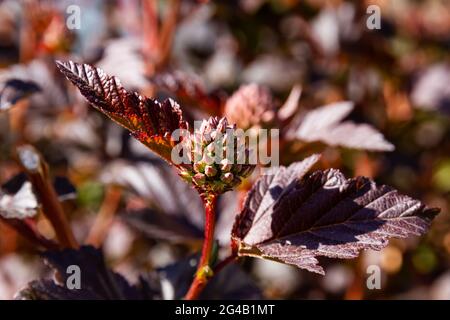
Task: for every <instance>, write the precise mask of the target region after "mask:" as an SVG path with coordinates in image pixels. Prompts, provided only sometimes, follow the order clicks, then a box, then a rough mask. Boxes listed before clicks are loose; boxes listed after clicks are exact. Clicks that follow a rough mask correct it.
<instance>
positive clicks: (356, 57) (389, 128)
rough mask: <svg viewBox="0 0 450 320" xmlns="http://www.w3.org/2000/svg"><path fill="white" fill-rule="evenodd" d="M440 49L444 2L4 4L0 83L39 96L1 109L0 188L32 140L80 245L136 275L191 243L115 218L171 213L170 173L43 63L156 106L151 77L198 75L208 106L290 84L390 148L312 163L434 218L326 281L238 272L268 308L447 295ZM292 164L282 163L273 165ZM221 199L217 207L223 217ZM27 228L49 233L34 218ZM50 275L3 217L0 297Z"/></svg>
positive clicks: (262, 264)
mask: <svg viewBox="0 0 450 320" xmlns="http://www.w3.org/2000/svg"><path fill="white" fill-rule="evenodd" d="M71 5H75V6H77V8H79V10H80V19H81V20H80V28H79V29H73V30H69V29H68V28H67V25H66V22H67V19H68V18H69V16H70V15H71V14H72V13H73V11H70V10H69V12H68V11H67V10H68V7H69V6H71ZM369 5H377V6H378V8H379V9H380V13H381V29H380V30H369V29H368V28H367V26H366V21H367V19H368V17H369V14H367V12H366V10H367V7H368V6H369ZM72 9H73V7H72ZM75 10H76V9H75ZM449 50H450V1H448V0H428V1H413V0H396V1H388V0H380V1H368V0H366V1H341V0H330V1H326V0H305V1H299V0H279V1H276V0H241V1H193V0H192V1H177V0H167V1H134V0H116V1H98V0H97V1H95V0H93V1H87V0H85V1H83V0H80V1H75V0H72V1H37V0H35V1H32V0H29V1H25V0H23V1H8V0H3V1H0V80H4V79H8V78H11V77H16V78H21V79H29V80H33V81H35V82H36V83H38V84H39V86H40V87H41V88H42V92H40V93H38V94H35V95H33V96H32V97H31V98H30V99H29V100H27V101H25V102H23V103H21V105H18V106H16V107H15V108H14V109H12V110H10V111H9V112H8V113H1V114H0V150H1V151H0V182H1V183H4V182H6V181H7V180H8V179H9V178H11V177H12V176H14V175H15V174H16V173H18V172H19V171H20V167H19V166H18V165H17V163H16V162H15V161H14V157H13V156H12V154H13V151H12V150H13V146H14V145H15V144H17V143H19V142H21V143H24V142H26V143H30V144H32V145H34V146H35V147H36V148H37V149H38V150H39V151H40V152H41V153H42V154H43V156H44V158H45V159H46V161H47V162H48V164H49V166H50V168H51V173H52V175H63V176H66V177H69V179H70V180H71V181H72V183H73V184H74V186H75V187H76V189H77V193H76V195H75V196H73V197H71V198H70V199H68V200H67V201H65V202H64V208H65V210H66V212H67V214H68V215H69V216H70V220H71V222H72V225H73V228H74V232H75V234H76V236H77V238H79V239H89V240H90V243H94V244H96V245H98V246H100V245H102V246H103V249H104V252H105V255H106V257H107V260H108V263H109V264H110V265H111V266H112V267H113V268H114V269H115V270H118V271H120V272H121V273H122V274H124V275H125V276H126V277H127V278H128V279H130V280H133V279H136V277H137V275H138V274H139V273H141V272H145V271H151V270H154V269H155V268H161V267H164V266H167V265H170V264H172V263H174V262H175V261H177V260H179V259H182V258H185V257H187V256H188V255H189V254H191V253H192V252H194V251H195V249H198V248H199V244H198V243H191V242H184V241H176V239H175V240H174V241H172V240H173V239H170V240H169V239H168V238H166V239H164V238H165V237H164V236H161V235H159V236H155V237H152V235H153V234H154V233H155V232H154V231H152V230H150V231H148V230H139V229H140V228H139V221H138V226H137V227H136V223H135V224H133V223H131V224H130V223H129V222H126V221H124V219H121V218H120V216H121V215H123V214H122V213H123V212H124V211H125V210H126V209H129V208H139V207H141V206H143V203H144V204H145V205H155V202H158V201H159V202H161V203H157V204H156V207H159V208H161V207H163V208H166V207H168V206H170V205H171V201H172V198H171V197H170V196H168V195H167V194H165V193H164V190H167V193H170V192H171V191H173V189H171V187H170V184H168V182H167V179H168V178H167V175H165V174H163V173H164V172H165V171H164V170H168V169H167V168H166V167H164V165H163V164H161V163H159V162H157V160H156V159H155V157H154V156H153V155H152V154H151V153H150V152H148V151H147V150H146V149H145V148H143V147H142V146H141V145H139V143H137V142H135V141H133V140H132V139H130V138H129V136H128V133H126V132H125V131H124V130H122V129H121V128H119V127H118V126H116V125H115V124H113V123H112V122H110V121H109V120H107V119H106V118H105V117H103V116H102V115H100V114H99V113H98V112H96V111H95V110H93V109H92V108H90V107H88V106H87V104H86V103H85V102H84V100H83V99H82V98H81V97H80V96H79V94H78V93H77V91H76V89H75V88H74V87H73V86H71V85H69V84H68V83H67V82H66V81H65V80H64V78H63V77H62V76H61V75H60V74H59V73H58V72H57V70H56V68H55V65H54V60H55V59H61V60H68V59H72V60H75V61H79V62H85V63H91V64H94V65H96V66H99V67H102V68H103V69H104V70H105V71H106V72H108V73H109V74H113V75H116V76H118V77H119V78H120V79H121V81H122V84H123V85H124V86H125V87H126V88H130V89H133V90H136V91H139V92H141V93H143V94H147V95H152V96H160V97H163V96H167V95H172V93H171V92H170V90H160V89H159V88H158V87H157V86H155V82H154V81H153V79H155V77H157V76H158V75H160V74H162V73H163V72H166V71H168V70H177V71H182V72H184V73H185V74H188V75H190V77H195V78H196V79H197V80H198V81H201V82H202V83H203V84H204V86H205V90H206V91H207V92H208V93H211V94H214V96H215V97H220V96H221V95H225V94H227V93H228V94H230V93H232V92H233V91H234V90H236V89H237V88H238V87H239V86H240V85H241V84H245V83H251V82H256V83H260V84H263V85H266V86H268V87H269V88H270V89H271V90H272V92H273V94H274V96H275V97H276V98H277V99H279V100H280V101H284V100H285V99H286V97H287V96H288V94H289V92H290V90H291V88H292V87H293V86H294V85H300V86H301V87H302V96H301V98H300V105H299V109H300V110H309V109H313V108H315V107H318V106H321V105H325V104H328V103H332V102H335V101H342V100H351V101H353V102H354V103H355V110H354V111H353V112H352V113H351V115H350V119H351V120H353V121H357V122H364V123H368V124H371V125H372V126H374V127H376V128H377V129H378V130H380V131H381V132H382V133H383V134H384V136H385V138H386V139H387V140H388V141H390V142H391V143H392V144H394V145H395V150H394V151H392V152H386V153H375V152H366V151H359V150H349V149H342V148H332V147H324V148H323V154H324V159H323V160H322V161H323V162H324V164H326V165H327V166H330V167H336V168H340V169H341V170H343V171H344V172H345V174H346V175H347V176H355V175H365V176H369V177H372V178H374V179H375V180H376V181H377V182H380V183H385V184H389V185H392V186H393V187H395V188H397V189H398V190H400V191H401V192H402V193H406V194H408V195H411V196H412V197H416V198H418V199H420V200H422V201H424V202H425V203H426V204H428V205H429V206H433V207H440V208H441V209H442V212H441V214H440V215H439V216H438V217H437V218H436V219H435V221H434V222H433V224H432V227H431V229H430V231H429V233H428V234H427V235H425V236H423V237H421V238H412V239H408V240H393V241H391V242H390V244H389V245H388V247H386V248H385V249H384V250H382V251H380V252H374V251H365V252H363V253H362V254H361V256H360V257H359V258H358V259H355V260H351V261H337V260H325V261H324V263H325V270H326V272H327V274H326V275H325V276H318V275H314V274H309V273H308V272H306V271H302V270H298V269H296V268H294V267H291V266H287V265H282V264H278V263H274V262H268V261H262V260H245V261H243V262H242V263H241V266H242V268H243V270H245V272H247V273H248V277H250V278H251V279H253V280H254V281H255V282H256V283H257V284H258V285H259V286H260V287H261V288H262V291H263V294H264V296H265V297H267V298H276V299H292V298H294V299H329V298H333V299H402V298H406V299H449V298H450V269H449V266H450V228H449V227H450V217H449V215H448V212H449V204H450V203H449V200H450V197H449V192H450V139H449V137H450V120H449V114H450V55H449ZM189 81H190V80H189ZM175 97H176V95H175ZM183 108H185V111H186V112H188V114H189V116H190V117H191V119H196V118H202V117H204V116H205V115H206V114H207V113H208V110H206V111H205V109H202V108H198V106H197V105H196V103H195V101H194V102H193V103H192V102H191V103H186V104H183ZM209 113H210V112H209ZM292 157H293V155H285V157H283V155H281V159H282V162H284V163H289V162H290V161H291V159H292ZM298 157H300V155H298ZM294 158H295V157H294ZM177 192H178V191H177ZM180 192H183V191H180ZM229 198H230V199H229V200H224V201H223V206H224V207H226V208H228V211H231V212H233V211H234V210H237V209H236V203H235V200H233V196H232V195H231V196H230V197H229ZM155 199H156V200H155ZM172 206H173V204H172ZM236 212H237V211H234V214H235V213H236ZM198 214H201V212H199V213H198ZM194 220H195V218H194ZM197 221H198V220H197ZM229 221H231V223H232V217H231V218H230V219H229ZM229 221H228V224H227V223H225V224H226V225H228V226H229V224H230V223H229ZM37 226H38V228H39V231H40V232H41V233H42V234H44V235H45V236H47V237H49V238H52V237H54V232H53V230H52V229H51V227H50V226H49V223H48V221H47V220H46V219H45V218H44V217H39V221H38V223H37ZM92 226H96V227H95V228H92ZM141 229H142V228H141ZM143 229H145V228H143ZM142 231H144V232H142ZM226 237H227V235H226V234H225V235H224V238H225V239H226ZM161 238H163V239H161ZM372 264H375V265H378V266H380V268H381V270H382V288H381V289H380V290H368V289H367V287H366V277H367V273H366V269H367V266H369V265H372ZM48 273H49V270H48V269H47V268H46V267H45V266H44V265H43V263H42V261H41V260H40V259H39V258H38V257H37V256H36V254H35V252H34V249H33V248H32V247H31V246H30V245H29V243H27V242H26V241H24V240H23V239H22V238H21V237H20V236H19V235H18V234H17V233H16V232H15V231H13V230H12V229H11V228H9V227H8V226H7V225H5V224H4V223H2V222H0V298H1V299H11V298H12V297H13V296H14V294H15V293H16V292H17V291H18V290H19V289H20V288H22V287H24V286H25V285H26V283H27V282H28V281H30V280H33V279H36V278H38V277H41V276H45V275H48Z"/></svg>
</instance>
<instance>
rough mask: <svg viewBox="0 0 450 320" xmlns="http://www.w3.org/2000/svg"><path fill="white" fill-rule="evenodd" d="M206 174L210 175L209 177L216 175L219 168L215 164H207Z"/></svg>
mask: <svg viewBox="0 0 450 320" xmlns="http://www.w3.org/2000/svg"><path fill="white" fill-rule="evenodd" d="M205 174H206V175H207V176H208V177H210V178H211V177H214V176H215V175H216V174H217V169H216V168H214V167H213V166H206V167H205Z"/></svg>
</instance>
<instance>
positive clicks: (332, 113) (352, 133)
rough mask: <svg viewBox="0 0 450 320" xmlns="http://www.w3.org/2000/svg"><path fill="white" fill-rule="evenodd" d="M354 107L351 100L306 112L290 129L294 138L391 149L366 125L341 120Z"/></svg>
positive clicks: (385, 149) (381, 137)
mask: <svg viewBox="0 0 450 320" xmlns="http://www.w3.org/2000/svg"><path fill="white" fill-rule="evenodd" d="M352 110H353V103H351V102H348V101H346V102H338V103H333V104H330V105H326V106H323V107H320V108H317V109H314V110H312V111H309V112H308V113H306V114H305V115H304V117H303V118H302V119H301V121H300V124H298V125H297V126H294V127H293V129H291V130H290V131H289V135H290V137H291V138H293V139H299V140H301V141H305V142H316V141H320V142H323V143H325V144H327V145H330V146H340V147H346V148H354V149H364V150H373V151H392V150H394V146H393V145H392V144H391V143H390V142H388V141H386V140H385V139H384V137H383V135H382V134H381V133H380V132H378V131H377V130H376V129H375V128H373V127H372V126H370V125H368V124H356V123H354V122H352V121H343V122H342V120H343V119H344V118H345V117H346V116H348V115H349V114H350V112H351V111H352Z"/></svg>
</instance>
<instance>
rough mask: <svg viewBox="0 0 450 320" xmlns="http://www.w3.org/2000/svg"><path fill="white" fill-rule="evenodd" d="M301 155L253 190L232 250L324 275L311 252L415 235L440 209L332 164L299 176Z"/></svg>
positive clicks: (373, 245) (350, 250)
mask: <svg viewBox="0 0 450 320" xmlns="http://www.w3.org/2000/svg"><path fill="white" fill-rule="evenodd" d="M305 161H307V162H306V163H308V162H309V161H310V160H308V159H307V160H305ZM305 161H303V162H300V163H296V164H293V165H291V166H290V167H288V168H284V167H282V168H280V170H279V171H278V173H274V174H273V175H272V176H267V175H266V176H263V177H262V178H261V179H260V180H259V181H258V182H257V183H256V184H255V186H254V187H253V188H252V190H251V191H250V193H249V195H248V197H247V200H246V202H245V206H244V209H243V210H242V212H241V213H240V214H239V215H238V217H237V219H236V222H235V225H234V227H233V233H232V238H233V247H234V249H235V250H237V253H238V254H239V255H241V256H255V257H260V258H267V259H271V260H275V261H280V262H284V263H287V264H292V265H296V266H297V267H299V268H303V269H307V270H309V271H312V272H317V273H321V274H323V273H324V271H323V269H322V267H321V266H320V265H319V262H318V260H317V257H319V256H326V257H331V258H342V259H350V258H355V257H356V256H358V254H359V251H360V250H363V249H374V250H380V249H381V248H383V247H385V246H386V245H387V243H388V239H389V238H391V237H394V238H405V237H408V236H412V235H421V234H423V233H425V231H426V230H427V229H428V227H429V224H430V222H431V220H432V219H433V217H434V216H435V215H436V213H437V212H438V211H439V210H437V209H429V208H427V207H425V205H424V204H422V203H421V202H420V201H419V200H415V199H412V198H410V197H408V196H405V195H401V194H400V193H399V192H397V191H396V190H395V189H393V188H391V187H388V186H385V185H381V186H378V185H376V184H375V182H373V181H372V180H370V179H368V178H365V177H357V178H353V179H346V178H345V177H344V176H343V174H342V173H341V172H339V170H335V169H329V170H326V171H317V172H315V173H313V174H311V175H310V176H305V177H304V175H305V169H307V168H308V166H307V165H306V163H305ZM294 166H298V167H297V168H295V167H294ZM296 172H297V174H295V173H296ZM302 177H303V178H302Z"/></svg>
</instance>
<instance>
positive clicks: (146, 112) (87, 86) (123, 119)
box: [56, 61, 187, 162]
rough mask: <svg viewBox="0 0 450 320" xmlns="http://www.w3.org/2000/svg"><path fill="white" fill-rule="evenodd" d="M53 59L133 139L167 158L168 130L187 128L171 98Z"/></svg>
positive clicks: (95, 69)
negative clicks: (130, 89)
mask: <svg viewBox="0 0 450 320" xmlns="http://www.w3.org/2000/svg"><path fill="white" fill-rule="evenodd" d="M56 63H57V66H58V68H59V70H60V71H61V72H62V73H63V74H64V75H65V76H66V77H67V78H68V79H69V80H70V81H71V82H72V83H73V84H74V85H76V86H77V87H78V89H79V90H80V92H81V94H82V95H83V96H84V97H85V98H86V99H87V100H88V101H89V102H90V103H91V104H92V105H93V106H94V107H95V108H97V109H98V110H100V111H101V112H103V113H104V114H106V115H107V116H108V117H110V118H111V119H112V120H114V121H116V122H117V123H119V124H120V125H122V126H123V127H125V128H126V129H128V130H130V132H131V133H132V135H133V136H134V137H135V138H136V139H138V140H139V141H140V142H142V143H143V144H145V145H146V146H147V147H148V148H150V149H151V150H153V151H154V152H156V153H157V154H159V155H160V156H161V157H163V158H164V159H166V160H167V161H169V162H170V154H171V151H172V147H173V146H174V142H173V141H172V140H171V134H172V133H173V131H174V130H176V129H180V128H183V129H186V128H187V124H186V122H185V121H184V120H183V117H182V113H181V109H180V107H179V105H178V104H177V103H176V102H174V101H173V100H171V99H167V100H165V101H163V102H158V101H157V100H153V99H150V98H147V97H144V96H141V95H139V94H138V93H136V92H128V91H127V90H125V89H124V87H123V86H122V85H121V84H120V80H119V79H117V78H116V77H114V76H108V75H107V74H105V73H104V72H103V70H101V69H99V68H95V67H93V66H90V65H87V64H78V63H75V62H72V61H69V62H61V61H57V62H56Z"/></svg>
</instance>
